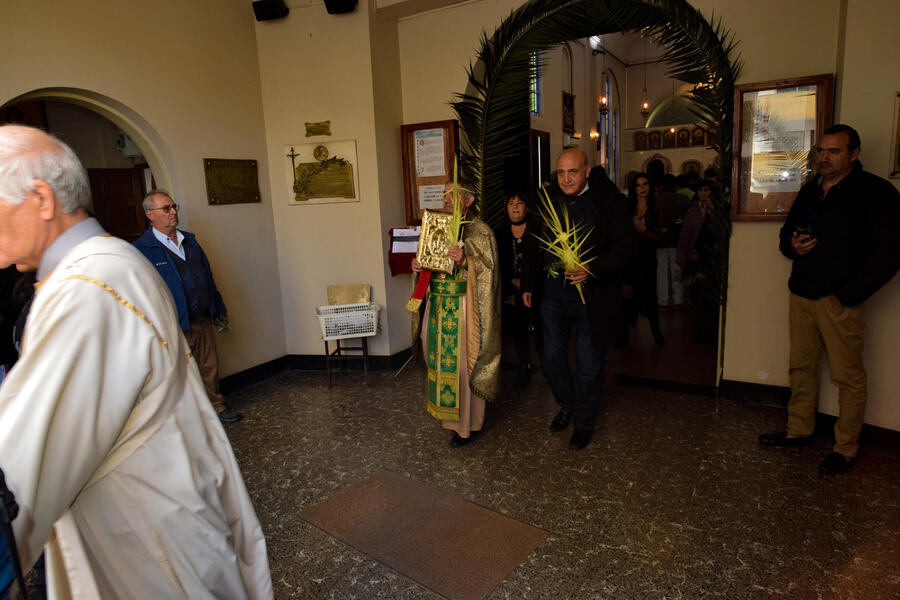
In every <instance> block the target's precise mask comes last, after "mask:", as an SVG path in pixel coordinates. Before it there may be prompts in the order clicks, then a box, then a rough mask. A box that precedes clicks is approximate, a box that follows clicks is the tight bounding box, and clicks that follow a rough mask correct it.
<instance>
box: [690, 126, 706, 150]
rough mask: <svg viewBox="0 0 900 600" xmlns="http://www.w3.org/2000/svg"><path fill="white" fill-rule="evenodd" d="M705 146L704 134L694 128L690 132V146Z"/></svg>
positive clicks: (697, 128)
mask: <svg viewBox="0 0 900 600" xmlns="http://www.w3.org/2000/svg"><path fill="white" fill-rule="evenodd" d="M705 145H706V132H705V131H703V130H702V129H700V128H699V127H695V128H694V130H693V131H692V132H691V146H705Z"/></svg>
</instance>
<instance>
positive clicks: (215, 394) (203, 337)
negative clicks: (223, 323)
mask: <svg viewBox="0 0 900 600" xmlns="http://www.w3.org/2000/svg"><path fill="white" fill-rule="evenodd" d="M184 337H185V338H186V339H187V343H188V346H190V347H191V354H193V355H194V360H196V361H197V368H198V369H200V377H201V378H202V379H203V387H204V388H206V395H207V396H209V401H210V402H212V405H213V408H214V409H216V413H220V412H222V411H223V410H225V397H224V396H222V394H221V392H219V354H218V352H217V351H216V328H215V326H214V325H213V322H212V319H206V320H205V321H201V322H199V323H191V330H190V331H185V332H184Z"/></svg>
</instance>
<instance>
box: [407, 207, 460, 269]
mask: <svg viewBox="0 0 900 600" xmlns="http://www.w3.org/2000/svg"><path fill="white" fill-rule="evenodd" d="M452 216H453V215H451V214H450V213H445V212H439V211H436V210H427V209H426V210H423V211H422V233H421V235H420V236H419V249H418V250H417V251H416V260H418V261H419V263H420V264H421V265H422V266H423V267H424V268H426V269H428V270H430V271H435V272H437V273H447V274H448V275H450V274H452V273H453V268H454V267H455V266H456V264H455V263H454V262H453V260H452V259H451V258H450V257H449V256H447V247H448V246H449V245H450V219H451V218H452Z"/></svg>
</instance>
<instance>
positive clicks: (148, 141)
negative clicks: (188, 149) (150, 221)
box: [0, 87, 177, 192]
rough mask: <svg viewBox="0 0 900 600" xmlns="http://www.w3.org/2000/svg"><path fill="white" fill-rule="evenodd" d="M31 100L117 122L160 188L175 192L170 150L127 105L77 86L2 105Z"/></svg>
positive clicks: (25, 96)
mask: <svg viewBox="0 0 900 600" xmlns="http://www.w3.org/2000/svg"><path fill="white" fill-rule="evenodd" d="M31 100H37V101H40V100H56V101H60V102H69V103H71V104H75V105H78V106H81V107H83V108H86V109H88V110H91V111H93V112H95V113H97V114H99V115H101V116H103V117H104V118H106V119H108V120H109V121H111V122H113V123H115V124H116V125H118V126H119V127H121V128H122V130H123V131H124V132H125V133H127V134H128V136H129V137H130V138H131V139H132V140H134V142H135V143H136V144H137V145H138V146H139V147H140V149H141V151H142V152H143V155H144V158H146V160H147V163H148V164H149V165H150V168H151V170H152V171H153V176H154V178H155V179H156V183H157V186H158V187H161V188H165V189H168V190H172V191H173V192H174V191H175V187H176V186H175V184H176V183H177V182H176V181H175V178H174V169H172V168H171V167H170V165H174V160H173V158H172V155H171V152H170V151H169V149H168V146H167V145H166V143H165V142H164V141H163V139H162V137H161V136H160V135H159V134H158V133H157V132H156V130H155V129H154V128H153V126H152V125H150V123H149V122H147V120H146V119H144V118H143V117H142V116H141V115H139V114H138V113H137V112H135V111H134V110H132V109H131V108H129V107H128V106H126V105H125V104H123V103H121V102H119V101H118V100H115V99H113V98H110V97H108V96H104V95H103V94H98V93H96V92H92V91H90V90H84V89H78V88H62V87H56V88H41V89H37V90H33V91H31V92H28V93H25V94H22V95H20V96H17V97H15V98H10V99H7V100H6V101H5V102H3V103H2V104H0V108H2V107H3V106H7V105H13V104H18V103H21V102H27V101H31Z"/></svg>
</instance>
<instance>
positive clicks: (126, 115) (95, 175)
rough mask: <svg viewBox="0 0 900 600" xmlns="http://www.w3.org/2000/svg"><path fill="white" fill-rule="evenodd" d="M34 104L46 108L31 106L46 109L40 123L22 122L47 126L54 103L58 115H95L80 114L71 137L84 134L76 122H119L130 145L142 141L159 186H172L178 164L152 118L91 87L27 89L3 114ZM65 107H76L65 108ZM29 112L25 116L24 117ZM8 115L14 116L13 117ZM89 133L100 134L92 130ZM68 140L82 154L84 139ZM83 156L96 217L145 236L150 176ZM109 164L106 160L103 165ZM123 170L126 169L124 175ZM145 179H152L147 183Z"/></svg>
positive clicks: (128, 234) (140, 148)
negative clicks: (144, 197)
mask: <svg viewBox="0 0 900 600" xmlns="http://www.w3.org/2000/svg"><path fill="white" fill-rule="evenodd" d="M31 106H40V107H42V108H41V109H39V110H38V111H26V112H39V113H42V114H40V115H38V122H34V119H33V118H32V119H28V118H25V119H24V120H23V121H22V122H25V123H26V124H31V125H34V126H37V127H43V128H47V126H48V122H47V118H48V107H50V108H53V107H56V108H55V109H54V114H55V115H61V114H68V115H78V114H82V115H85V116H88V115H89V116H90V117H93V118H92V119H91V118H83V119H78V123H79V125H78V126H73V127H72V128H69V129H71V130H70V131H69V134H70V136H74V137H79V135H80V134H79V132H78V131H75V130H74V128H75V127H79V126H80V127H84V126H85V124H87V123H90V122H91V121H97V122H106V123H107V124H112V125H114V126H115V128H117V129H118V130H119V132H121V138H122V141H123V143H124V142H125V141H127V143H128V145H131V142H132V141H133V142H134V144H135V145H136V146H137V149H135V153H137V154H139V155H140V156H141V157H142V161H146V163H147V164H146V165H145V166H147V167H148V168H147V169H146V170H147V171H149V172H152V179H153V181H154V184H155V185H154V186H153V187H163V188H166V189H171V186H172V176H171V173H172V169H170V167H169V165H170V164H172V160H171V158H170V156H169V152H168V149H167V147H166V145H165V144H164V143H163V141H162V139H161V138H160V136H159V135H158V134H157V133H156V131H155V130H154V129H153V127H152V126H150V124H149V123H148V122H147V121H146V120H144V119H143V118H142V117H141V116H140V115H138V114H137V113H136V112H135V111H133V110H131V109H130V108H128V107H127V106H125V105H124V104H122V103H120V102H118V101H116V100H114V99H112V98H109V97H107V96H104V95H102V94H97V93H94V92H91V91H88V90H81V89H74V88H44V89H39V90H34V91H32V92H29V93H27V94H22V95H20V96H17V97H15V98H12V99H10V100H8V101H7V102H5V103H3V104H2V105H0V115H7V114H8V113H9V112H10V110H12V111H13V112H22V111H17V110H16V108H17V107H31ZM63 107H70V108H69V109H64V108H63ZM27 116H28V115H23V117H27ZM40 117H43V121H44V122H39V121H40V120H41V118H40ZM62 119H63V117H59V121H60V124H62ZM7 120H9V119H8V118H7ZM49 125H51V128H52V127H53V126H54V125H53V123H49ZM58 126H59V125H57V127H58ZM113 134H115V131H113ZM64 137H65V136H64ZM81 137H85V136H81ZM86 137H94V136H91V135H90V133H87V134H86ZM64 141H68V142H69V145H71V146H73V149H74V150H75V151H76V154H78V153H79V151H78V150H79V148H78V144H75V145H73V140H65V139H64ZM79 141H81V140H79ZM90 143H94V140H93V139H92V140H91V142H90ZM87 144H89V142H84V143H83V144H82V146H86V145H87ZM79 158H81V160H82V163H83V164H84V165H85V167H86V169H87V170H88V175H89V178H90V180H91V187H92V195H93V196H94V201H95V206H94V208H95V213H96V215H95V216H97V218H98V219H99V220H100V222H101V224H102V225H104V227H105V228H106V229H107V230H108V231H110V232H111V233H113V234H114V235H118V236H120V237H123V238H125V239H127V240H129V241H132V240H133V239H135V238H136V237H137V236H136V235H135V233H137V235H139V234H140V233H141V232H143V231H144V229H145V228H146V222H145V221H144V216H143V211H142V210H141V208H140V201H139V197H140V196H141V195H142V191H146V190H147V189H149V187H150V184H149V180H150V177H149V175H148V176H147V177H146V178H142V179H141V180H140V181H138V180H137V179H136V178H138V177H140V175H138V174H135V173H129V171H133V170H132V169H127V168H97V165H93V168H92V164H91V161H90V160H86V157H85V156H81V155H79ZM106 166H107V165H103V167H106ZM122 172H124V175H123V173H122ZM144 179H146V180H147V181H146V182H145V181H144ZM101 190H102V191H101ZM107 196H108V197H107ZM135 197H138V201H137V204H136V205H133V204H134V200H133V199H134V198H135ZM129 203H130V204H131V205H130V204H129Z"/></svg>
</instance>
